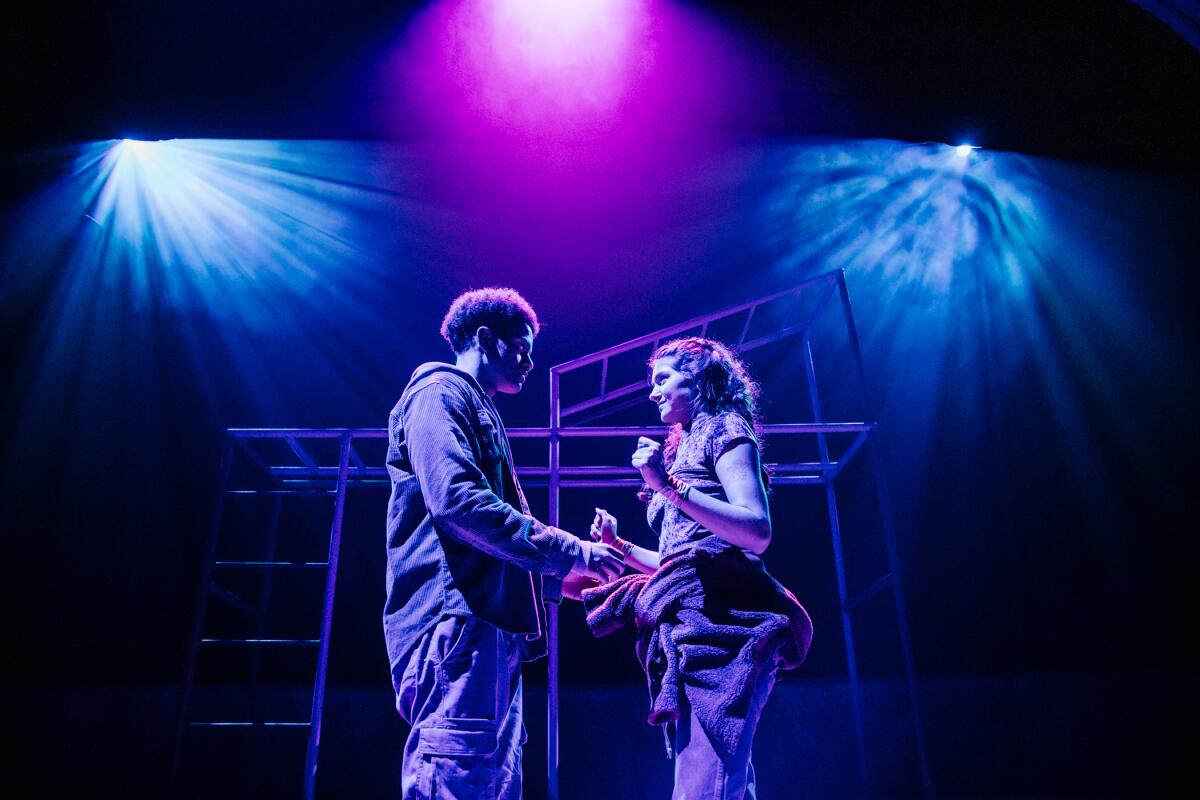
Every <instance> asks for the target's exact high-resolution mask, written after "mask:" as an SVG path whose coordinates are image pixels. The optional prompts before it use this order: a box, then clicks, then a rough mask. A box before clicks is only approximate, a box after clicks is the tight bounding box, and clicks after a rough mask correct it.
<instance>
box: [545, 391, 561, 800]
mask: <svg viewBox="0 0 1200 800" xmlns="http://www.w3.org/2000/svg"><path fill="white" fill-rule="evenodd" d="M561 400H562V398H561V395H560V391H559V374H558V371H557V370H554V369H551V370H550V476H549V489H550V507H549V516H550V518H549V520H548V522H549V523H550V524H551V525H554V526H555V527H557V526H558V492H559V455H560V454H559V446H560V441H559V438H558V430H559V427H560V425H561V424H562V416H561ZM546 627H547V631H546V638H547V642H546V645H547V654H546V658H547V663H546V796H547V797H548V798H549V800H558V606H557V605H555V604H554V603H549V604H548V608H547V610H546Z"/></svg>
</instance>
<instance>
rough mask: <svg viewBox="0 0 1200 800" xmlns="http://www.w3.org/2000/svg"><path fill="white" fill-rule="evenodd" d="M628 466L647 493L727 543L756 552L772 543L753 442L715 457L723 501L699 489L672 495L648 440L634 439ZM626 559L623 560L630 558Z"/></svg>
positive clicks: (653, 445)
mask: <svg viewBox="0 0 1200 800" xmlns="http://www.w3.org/2000/svg"><path fill="white" fill-rule="evenodd" d="M633 465H634V466H635V467H637V468H638V469H639V470H640V471H641V473H642V478H644V479H645V481H646V483H647V485H649V486H650V488H651V489H653V490H654V491H656V492H662V493H663V494H665V495H666V496H667V499H668V500H671V502H673V503H675V504H676V505H678V506H679V508H680V510H682V511H683V513H685V514H687V515H688V516H689V517H691V518H692V519H694V520H696V522H699V523H700V524H701V525H703V526H704V527H705V528H707V529H708V530H710V531H711V532H713V533H714V534H716V535H717V536H719V537H720V538H722V539H724V540H725V541H727V542H729V543H730V544H733V545H737V546H738V547H741V548H744V549H746V550H749V551H751V552H753V553H759V554H761V553H763V552H765V551H766V549H767V546H768V545H769V544H770V543H771V511H770V508H769V507H768V505H767V488H766V487H765V486H763V482H762V477H761V475H760V473H759V464H758V448H757V447H755V446H754V444H753V443H751V442H748V441H744V442H741V443H739V444H736V445H734V446H733V447H731V448H729V449H728V450H726V451H725V452H724V453H722V454H721V455H720V457H718V459H717V465H716V466H717V479H718V480H720V482H721V488H722V489H724V490H725V496H726V497H727V498H728V501H723V500H718V499H717V498H715V497H711V496H709V495H706V494H703V493H702V492H700V491H699V490H698V489H689V490H687V491H686V493H685V492H677V491H676V490H675V488H674V487H673V486H671V484H670V481H669V479H668V478H667V472H666V469H665V468H664V467H663V461H662V451H661V447H660V445H659V444H658V442H655V441H654V440H652V439H647V438H645V437H642V438H641V439H639V440H638V449H637V452H635V453H634V454H633ZM685 494H686V496H685ZM625 560H626V562H628V561H629V557H628V556H626V559H625Z"/></svg>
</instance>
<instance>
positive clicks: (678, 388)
mask: <svg viewBox="0 0 1200 800" xmlns="http://www.w3.org/2000/svg"><path fill="white" fill-rule="evenodd" d="M676 363H677V362H676V361H675V359H674V358H671V357H667V358H660V359H657V360H656V361H655V362H654V366H653V367H652V368H651V370H650V387H651V388H650V402H651V403H654V404H655V405H656V406H658V415H659V416H660V417H661V418H662V421H663V422H665V423H667V424H668V425H672V424H674V423H679V424H680V425H687V424H688V423H689V422H691V421H692V401H693V399H694V398H695V390H696V381H695V379H693V378H692V376H691V375H688V374H687V373H686V372H680V371H679V370H678V369H676Z"/></svg>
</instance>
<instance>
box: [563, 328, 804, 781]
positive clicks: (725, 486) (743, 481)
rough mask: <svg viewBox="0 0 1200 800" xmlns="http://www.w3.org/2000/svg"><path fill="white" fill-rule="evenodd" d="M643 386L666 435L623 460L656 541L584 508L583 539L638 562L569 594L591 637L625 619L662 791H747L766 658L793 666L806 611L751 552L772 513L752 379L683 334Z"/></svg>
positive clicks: (656, 360) (768, 667) (725, 353)
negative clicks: (670, 766)
mask: <svg viewBox="0 0 1200 800" xmlns="http://www.w3.org/2000/svg"><path fill="white" fill-rule="evenodd" d="M650 386H651V389H650V401H651V402H652V403H654V404H655V405H656V406H657V407H658V412H659V416H660V418H661V419H662V421H663V422H664V423H666V424H668V425H669V426H670V428H669V431H668V435H667V439H666V444H665V446H662V447H660V446H659V444H658V443H657V442H655V441H653V440H652V439H649V438H646V437H642V438H640V439H639V440H638V443H637V449H636V450H635V451H634V453H633V458H632V463H633V466H635V467H637V469H638V470H639V471H640V472H641V474H642V478H643V479H644V480H645V482H646V485H645V486H644V487H643V489H642V492H641V493H640V495H639V496H641V497H642V499H643V500H645V501H646V502H647V519H648V521H649V523H650V527H651V528H652V529H653V530H654V531H655V533H657V534H658V549H657V550H656V551H655V550H649V549H646V548H642V547H637V546H634V545H632V544H630V543H629V542H626V541H624V540H622V539H621V538H620V537H619V536H618V535H617V530H618V525H617V520H616V519H615V518H613V516H612V515H611V514H609V513H608V512H606V511H605V510H603V509H597V510H596V519H595V521H594V523H593V525H592V531H591V533H592V537H593V538H594V539H597V540H600V541H603V542H605V543H607V544H611V545H613V546H614V547H616V548H617V549H619V550H621V551H622V552H623V553H625V563H626V565H628V566H632V567H633V568H634V569H636V570H637V573H635V574H629V575H626V576H624V577H622V578H620V579H618V580H616V581H613V582H611V583H608V584H605V585H601V586H596V587H593V588H589V589H586V590H584V591H583V592H582V598H583V601H584V604H585V607H586V608H587V612H588V625H589V626H590V627H591V629H592V632H593V633H594V634H596V635H597V636H603V635H604V634H606V633H608V632H610V631H612V630H615V629H616V628H618V627H621V626H622V625H625V624H634V625H636V626H637V629H638V637H637V654H638V658H639V660H640V661H641V663H642V666H643V667H644V668H645V670H646V676H647V679H648V682H649V687H650V693H651V703H652V707H651V711H650V717H649V722H650V723H651V724H662V725H664V727H665V729H666V732H667V749H668V752H669V753H673V755H674V758H675V789H674V792H673V794H672V798H674V800H683V799H684V798H686V800H741V798H754V797H755V796H756V795H755V788H754V768H753V766H752V765H751V763H750V754H751V746H752V744H753V739H754V730H755V727H756V726H757V724H758V720H759V717H760V715H761V713H762V709H763V705H764V704H765V703H766V700H767V697H768V695H769V694H770V692H771V688H772V686H773V685H774V683H775V675H776V672H777V670H779V669H792V668H794V667H796V666H799V664H800V662H801V661H803V660H804V656H805V654H806V652H807V650H808V645H809V642H810V640H811V638H812V624H811V622H810V621H809V618H808V615H807V614H806V613H805V611H804V609H803V608H802V607H801V606H800V604H799V603H798V602H797V601H796V599H795V597H793V596H792V594H791V593H790V592H788V590H787V589H785V588H784V587H783V586H782V585H780V584H779V582H778V581H776V580H775V579H774V578H772V577H771V576H770V574H768V573H767V571H766V569H765V568H764V566H763V563H762V560H761V559H760V558H759V556H761V555H762V553H763V552H764V551H765V550H766V549H767V546H768V545H769V544H770V543H771V514H770V509H769V507H768V504H767V489H766V485H767V481H768V475H767V473H766V470H765V469H764V468H763V466H762V463H761V461H760V453H759V450H760V447H759V440H758V434H757V433H756V423H757V418H756V413H755V409H756V400H757V396H758V386H757V385H756V384H755V383H754V381H753V380H752V379H751V378H750V376H749V374H748V373H747V372H746V368H745V366H744V365H743V364H742V362H741V361H740V360H739V359H738V358H737V356H736V355H734V353H733V352H732V351H731V350H730V349H729V348H728V347H726V346H725V345H723V344H721V343H720V342H717V341H713V340H711V339H702V338H696V337H691V338H685V339H677V340H674V341H671V342H668V343H667V344H664V345H663V346H662V347H660V348H659V349H658V350H657V351H656V352H655V353H654V356H653V358H652V359H651V361H650ZM672 729H673V730H672Z"/></svg>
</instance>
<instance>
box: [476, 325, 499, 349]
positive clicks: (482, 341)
mask: <svg viewBox="0 0 1200 800" xmlns="http://www.w3.org/2000/svg"><path fill="white" fill-rule="evenodd" d="M475 340H476V341H478V342H479V347H480V349H481V350H494V349H495V348H496V334H494V333H492V329H491V328H489V327H488V326H487V325H480V326H479V328H478V329H476V331H475Z"/></svg>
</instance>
